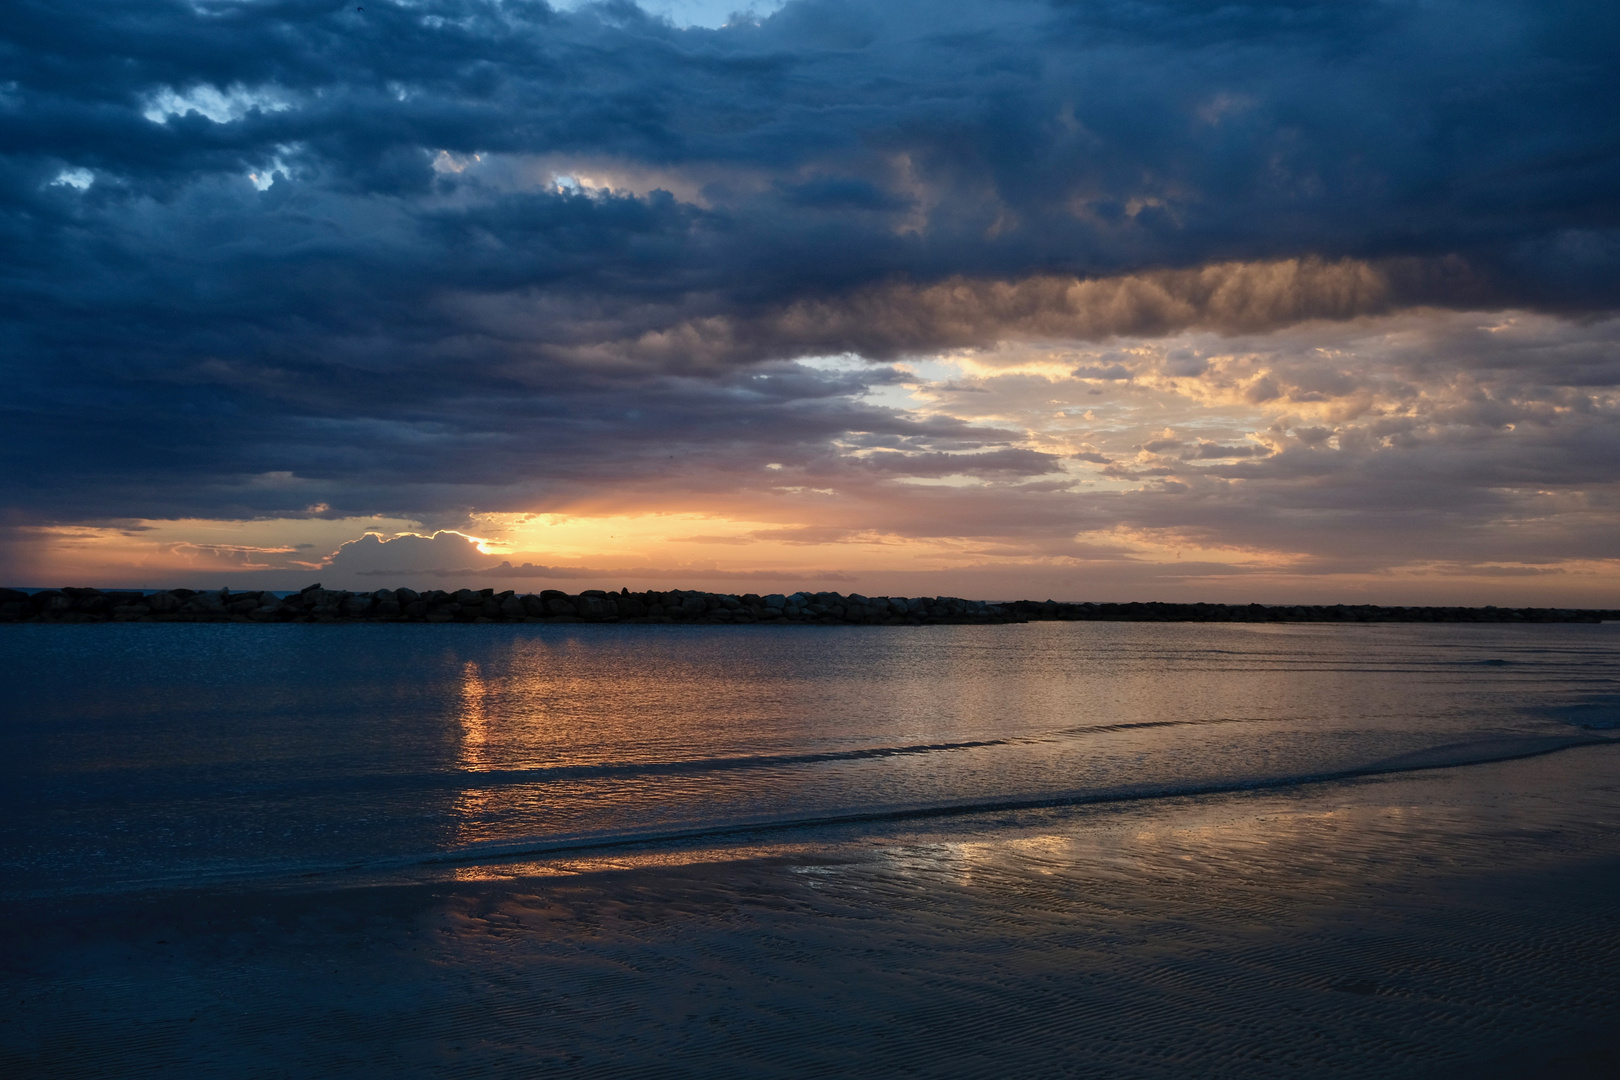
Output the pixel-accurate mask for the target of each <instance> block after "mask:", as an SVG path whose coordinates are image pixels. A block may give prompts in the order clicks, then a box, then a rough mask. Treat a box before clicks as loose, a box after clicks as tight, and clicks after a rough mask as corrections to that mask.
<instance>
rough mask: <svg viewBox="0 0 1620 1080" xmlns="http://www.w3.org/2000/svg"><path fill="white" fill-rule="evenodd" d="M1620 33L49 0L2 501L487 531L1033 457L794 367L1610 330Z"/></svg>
mask: <svg viewBox="0 0 1620 1080" xmlns="http://www.w3.org/2000/svg"><path fill="white" fill-rule="evenodd" d="M1617 50H1620V13H1617V11H1616V10H1615V8H1614V6H1613V5H1611V4H1603V3H1598V2H1565V3H1557V4H1545V3H1532V2H1529V0H1487V2H1483V3H1466V4H1465V3H1460V2H1455V3H1444V2H1443V3H1416V2H1397V3H1390V2H1383V0H1380V2H1377V3H1374V2H1370V0H1368V2H1356V0H1351V2H1342V0H1331V2H1330V0H1322V2H1316V3H1312V2H1308V0H1294V2H1287V3H1265V4H1260V3H1255V4H1230V3H1220V4H1216V3H1210V2H1201V0H1200V2H1195V0H1159V2H1148V3H1140V2H1134V0H1133V2H1130V3H1126V2H1111V0H1103V2H1088V3H1060V2H1050V3H1048V2H1028V0H998V2H993V3H983V2H975V3H965V2H964V3H954V2H947V0H929V2H924V0H899V2H895V3H889V4H883V5H869V4H855V3H849V2H843V0H792V2H790V3H788V4H786V5H785V6H783V7H782V8H781V10H779V11H777V12H776V13H775V14H772V15H770V16H769V17H766V18H762V19H759V20H757V21H750V20H741V21H739V22H737V23H736V24H734V25H730V26H725V27H721V28H718V29H704V28H701V27H693V28H685V29H682V28H678V27H677V26H675V25H674V24H672V23H671V22H669V21H667V20H663V19H659V18H655V17H652V16H649V15H647V14H646V13H644V12H643V11H641V10H640V9H638V8H636V7H635V6H634V5H632V4H629V3H625V2H622V0H620V2H614V3H604V4H598V5H587V6H585V7H582V8H579V9H577V10H572V11H563V10H557V9H554V8H551V7H548V6H547V5H545V4H543V3H524V2H512V0H506V2H503V0H426V2H418V3H410V4H405V3H395V2H388V0H377V2H373V3H367V4H365V5H364V6H363V10H359V9H358V7H357V6H356V5H353V4H334V3H316V2H311V0H262V2H252V0H250V2H237V0H229V2H226V0H186V2H180V0H172V2H165V0H155V2H154V0H102V2H98V0H88V2H86V3H82V4H74V5H70V6H67V7H63V6H62V5H51V4H45V3H42V2H39V0H17V2H15V3H13V4H11V5H9V6H8V9H7V17H6V19H5V20H4V21H3V23H0V244H3V245H4V248H5V250H6V251H7V258H6V259H5V260H4V262H3V265H0V346H3V347H0V373H3V375H4V377H5V380H6V394H5V396H4V401H3V402H0V454H3V455H4V470H5V476H6V478H7V479H6V480H5V481H4V488H3V491H0V495H3V500H4V502H5V503H6V505H7V506H8V507H9V508H10V510H11V512H13V513H20V514H22V515H23V518H25V519H27V520H36V519H38V520H51V519H54V520H85V519H90V518H98V517H117V516H136V515H142V516H184V515H188V514H209V515H223V516H233V515H234V516H253V515H262V514H268V513H295V512H303V511H304V508H305V507H308V506H312V505H320V506H325V507H327V508H328V511H327V512H331V513H340V512H353V513H399V514H413V515H417V516H418V517H420V518H421V519H423V520H430V519H437V518H442V519H443V520H445V521H449V520H453V519H454V517H455V515H456V514H458V513H462V512H465V511H466V510H468V509H472V508H479V509H518V508H526V507H529V506H533V505H535V504H536V503H537V501H542V500H543V499H544V498H545V497H548V495H554V494H556V493H558V492H565V491H575V490H583V489H585V488H588V487H590V486H591V485H611V484H637V483H640V484H645V485H649V486H657V485H659V484H660V483H663V484H664V485H665V486H666V487H667V486H668V485H669V483H671V482H675V481H678V485H684V486H685V488H686V489H688V490H701V489H702V487H703V485H705V484H711V485H714V486H716V487H724V486H726V485H727V484H729V483H731V482H732V481H731V480H730V479H729V477H731V475H732V474H731V472H730V471H729V470H733V469H736V470H741V469H743V468H744V467H747V468H753V467H754V466H756V465H757V463H758V462H759V460H760V458H761V456H767V457H770V458H773V459H784V460H788V461H789V463H790V464H796V465H798V466H800V467H802V468H804V469H805V470H808V471H810V472H819V473H820V474H826V473H827V472H828V471H829V470H836V469H838V468H849V469H854V468H857V467H860V468H865V469H866V470H867V471H868V472H872V471H874V467H873V466H856V465H855V464H852V463H845V464H844V465H842V466H840V465H839V464H838V462H837V460H836V453H835V451H834V450H833V449H832V448H833V446H834V443H835V442H836V440H839V439H841V438H847V437H849V435H850V433H851V432H854V433H857V435H858V436H859V437H860V438H863V439H866V440H867V444H868V445H891V446H896V447H897V448H904V449H905V450H907V451H908V454H909V455H910V458H909V460H911V461H914V462H916V463H917V467H918V468H919V469H921V470H922V471H923V473H924V474H929V473H931V472H932V471H933V470H935V469H937V468H938V467H940V466H939V465H938V464H937V460H938V459H936V458H934V457H932V456H930V455H933V454H937V453H940V452H942V451H952V452H953V453H955V452H960V451H963V450H969V451H975V450H976V451H979V452H981V453H985V454H995V455H1001V456H1000V457H998V458H996V459H995V460H996V461H1001V460H1006V461H1009V462H1010V461H1012V460H1013V458H1012V457H1009V456H1008V455H1013V454H1014V451H1013V450H1011V449H1009V448H1007V447H1006V446H1005V443H1006V441H1007V438H1008V436H1007V433H1006V432H1005V431H1002V430H1000V429H998V428H995V427H993V426H987V427H980V428H975V427H974V426H973V425H968V424H962V423H956V424H954V425H953V424H952V423H950V422H948V421H937V422H936V421H922V420H917V419H915V418H912V417H908V416H905V415H904V414H901V413H898V412H895V411H893V410H890V409H885V408H882V407H879V406H876V405H872V404H869V403H865V402H863V401H862V399H861V395H862V394H863V393H864V392H865V390H866V389H868V388H870V387H875V386H880V385H882V384H883V383H884V382H885V380H888V379H891V378H892V375H890V374H886V369H883V368H876V369H873V370H872V371H871V372H870V373H868V374H864V375H830V374H828V373H826V372H825V371H822V370H819V369H812V368H808V367H804V366H802V365H799V364H796V363H794V361H795V360H797V359H799V358H802V357H804V356H808V355H812V354H815V353H835V352H846V351H847V352H854V353H859V354H861V355H864V356H867V357H872V358H879V359H884V358H894V357H899V356H904V355H908V354H910V353H914V352H917V351H921V350H927V349H935V348H959V347H974V346H980V345H986V344H991V343H994V342H995V341H997V340H1001V339H1003V338H1006V337H1009V336H1011V337H1017V336H1024V337H1040V336H1043V335H1044V336H1057V337H1067V338H1076V339H1086V338H1091V339H1097V338H1102V337H1107V336H1109V335H1113V334H1155V333H1173V332H1178V331H1182V330H1187V329H1197V328H1207V329H1212V330H1216V331H1220V332H1225V333H1249V332H1258V331H1262V330H1265V329H1268V328H1274V327H1277V326H1287V325H1290V324H1293V323H1297V322H1300V321H1302V320H1310V319H1324V318H1326V319H1344V318H1350V317H1354V316H1360V315H1367V314H1370V313H1377V312H1385V311H1393V310H1398V309H1401V308H1404V307H1409V306H1411V305H1414V304H1437V305H1441V306H1445V305H1453V306H1455V305H1484V306H1516V307H1519V308H1523V309H1544V310H1549V311H1557V312H1563V313H1567V314H1570V315H1572V316H1575V317H1584V316H1585V315H1586V314H1588V313H1591V312H1600V311H1607V310H1609V309H1611V308H1613V307H1614V306H1615V303H1616V300H1617V298H1620V199H1617V197H1616V194H1615V193H1616V192H1617V191H1620V149H1617V148H1620V116H1617V115H1616V113H1615V110H1614V109H1613V108H1612V106H1611V105H1610V104H1609V103H1610V102H1612V101H1613V100H1615V99H1616V98H1620V67H1617V66H1616V65H1615V64H1614V63H1613V56H1614V55H1615V54H1616V51H1617ZM1178 362H1179V363H1180V364H1181V367H1180V368H1178V369H1177V370H1178V371H1181V372H1182V373H1183V374H1185V375H1186V376H1188V377H1197V376H1198V375H1199V374H1200V372H1201V369H1200V368H1199V367H1198V366H1197V362H1195V360H1187V359H1185V358H1184V359H1183V360H1181V361H1178ZM1546 362H1547V364H1548V365H1549V370H1548V374H1547V376H1546V379H1547V381H1548V383H1549V384H1555V383H1556V384H1558V385H1563V384H1562V383H1557V380H1559V379H1563V380H1566V381H1568V380H1578V379H1581V378H1596V379H1599V380H1600V381H1601V379H1604V378H1608V377H1609V376H1608V375H1606V374H1600V375H1583V374H1582V373H1581V372H1580V371H1576V370H1573V369H1570V368H1569V364H1568V362H1566V361H1565V360H1562V359H1559V358H1557V357H1549V358H1547V360H1546ZM1089 370H1094V371H1096V372H1097V374H1094V375H1091V376H1089V377H1091V378H1096V379H1116V378H1117V373H1118V371H1119V370H1120V369H1119V367H1118V365H1116V364H1110V365H1102V366H1096V367H1095V368H1094V369H1089ZM1280 377H1281V376H1278V378H1280ZM1515 379H1519V380H1520V381H1523V380H1525V379H1530V377H1529V376H1515ZM1531 381H1533V379H1532V380H1531ZM1604 385H1607V384H1604ZM1253 389H1254V393H1256V394H1265V393H1272V394H1278V395H1280V394H1287V393H1296V392H1297V393H1304V392H1306V391H1305V390H1304V389H1302V388H1301V386H1300V385H1298V384H1289V385H1284V383H1283V382H1278V381H1276V379H1273V382H1272V383H1264V382H1260V383H1256V384H1255V387H1254V388H1253ZM1390 437H1391V438H1396V437H1398V433H1396V434H1394V435H1391V436H1390ZM1017 453H1020V454H1024V453H1028V452H1026V451H1018V452H1017ZM1194 456H1195V458H1197V459H1199V460H1205V459H1207V460H1210V461H1217V460H1219V459H1216V458H1214V457H1213V456H1210V455H1206V454H1205V452H1204V451H1202V450H1199V451H1195V452H1194ZM884 460H885V463H886V464H887V463H889V462H888V459H884ZM990 460H991V459H989V458H986V462H988V461H990ZM1290 460H1291V459H1290V457H1289V455H1288V454H1287V453H1284V454H1281V455H1279V456H1278V458H1277V460H1275V461H1271V460H1268V461H1267V462H1264V463H1260V462H1253V461H1245V462H1240V463H1236V464H1231V465H1210V466H1208V467H1209V468H1211V469H1222V468H1225V469H1238V468H1261V467H1264V468H1267V469H1272V470H1280V469H1283V468H1286V467H1287V466H1288V463H1289V461H1290ZM699 465H701V466H702V468H701V469H699V468H698V466H699ZM998 467H999V466H998ZM1009 467H1010V468H1011V469H1012V471H1013V472H1015V473H1017V472H1022V473H1031V474H1033V473H1037V472H1040V471H1041V470H1042V469H1044V468H1045V466H1044V464H1042V463H1041V462H1039V461H1037V460H1036V459H1035V458H1027V459H1026V458H1019V459H1018V462H1016V463H1015V464H1014V466H1009ZM277 476H284V477H293V478H296V480H297V482H296V483H286V484H278V483H273V482H269V481H268V480H267V478H274V477H277Z"/></svg>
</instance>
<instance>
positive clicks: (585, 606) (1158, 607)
mask: <svg viewBox="0 0 1620 1080" xmlns="http://www.w3.org/2000/svg"><path fill="white" fill-rule="evenodd" d="M1607 620H1620V611H1612V610H1594V609H1567V608H1497V607H1483V608H1469V607H1380V606H1377V605H1372V604H1358V605H1355V606H1346V605H1343V604H1337V605H1333V606H1330V607H1324V606H1320V605H1317V606H1298V605H1295V606H1277V605H1272V606H1267V605H1262V604H1247V605H1243V604H1161V603H1147V604H1140V603H1132V604H1093V603H1079V604H1077V603H1058V602H1057V601H1055V600H1047V601H1044V602H1037V601H1034V600H1013V601H1002V602H995V603H991V602H987V601H984V600H963V599H960V598H958V597H954V596H918V597H909V598H908V597H898V596H862V595H860V594H859V593H850V594H848V595H844V594H841V593H836V592H818V593H807V592H796V593H794V594H792V595H791V596H785V595H783V594H781V593H772V594H771V595H769V596H760V595H758V594H757V593H745V594H743V595H741V596H734V595H731V594H728V593H710V592H693V591H690V590H685V589H672V590H670V591H667V592H654V591H649V592H639V593H633V592H631V591H630V590H629V589H621V590H620V591H619V592H616V593H610V592H604V591H602V590H600V589H587V590H585V591H584V592H582V593H579V594H578V595H571V594H569V593H565V592H559V591H557V590H555V589H546V590H544V591H542V592H539V593H524V594H519V593H516V592H513V591H511V590H507V591H505V592H496V591H495V590H494V589H457V590H456V591H455V592H445V591H444V590H442V589H429V590H428V591H426V592H417V591H415V590H414V589H377V590H376V591H374V592H347V591H345V590H342V589H324V588H322V587H321V586H319V585H311V586H309V587H308V588H306V589H303V590H302V591H300V592H296V593H291V594H288V595H282V594H280V593H278V592H268V591H267V592H235V593H233V592H230V591H229V590H227V589H220V590H219V591H218V592H197V591H195V590H192V589H167V590H160V591H156V592H148V591H139V592H137V591H102V590H100V589H46V590H42V591H37V592H32V593H29V592H23V591H20V590H17V589H0V622H10V623H19V622H24V623H27V622H32V623H38V622H50V623H92V622H95V623H99V622H261V623H283V622H305V623H309V622H314V623H356V622H419V623H497V622H508V623H512V622H523V623H697V624H703V625H723V624H733V625H737V624H776V625H783V624H806V623H809V624H816V625H824V626H847V625H867V626H920V625H935V624H974V623H1015V622H1016V623H1022V622H1031V621H1062V622H1448V623H1449V622H1534V623H1553V622H1585V623H1592V622H1603V621H1607Z"/></svg>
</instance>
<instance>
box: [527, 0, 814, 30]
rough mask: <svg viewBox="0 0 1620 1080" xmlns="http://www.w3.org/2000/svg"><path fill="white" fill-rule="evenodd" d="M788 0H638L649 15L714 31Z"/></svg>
mask: <svg viewBox="0 0 1620 1080" xmlns="http://www.w3.org/2000/svg"><path fill="white" fill-rule="evenodd" d="M590 2H591V0H564V2H563V3H562V4H559V5H558V6H559V7H563V8H580V7H584V6H586V5H587V4H588V3H590ZM786 3H787V0H639V4H638V6H639V7H640V8H641V10H643V11H645V12H646V13H647V14H649V15H655V16H658V17H660V18H665V19H668V20H669V21H670V22H672V23H674V24H675V25H676V26H679V27H689V26H696V27H701V28H704V29H708V30H715V29H718V28H720V27H722V26H725V25H727V24H729V23H734V22H737V21H738V20H739V19H764V18H768V17H769V16H770V15H772V14H773V13H775V12H776V11H778V10H780V9H781V8H782V6H783V5H784V4H786Z"/></svg>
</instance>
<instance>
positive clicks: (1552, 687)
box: [0, 623, 1620, 1078]
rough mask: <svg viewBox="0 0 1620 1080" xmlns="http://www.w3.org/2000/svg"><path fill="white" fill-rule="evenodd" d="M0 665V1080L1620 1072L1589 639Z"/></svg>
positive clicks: (556, 634) (331, 654) (422, 648)
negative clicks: (40, 1079) (0, 997)
mask: <svg viewBox="0 0 1620 1080" xmlns="http://www.w3.org/2000/svg"><path fill="white" fill-rule="evenodd" d="M0 676H3V680H4V681H3V683H0V685H4V687H5V688H6V689H5V708H4V710H3V720H0V809H3V813H0V905H3V908H0V913H3V914H4V915H5V919H4V920H0V976H3V979H0V982H3V985H0V992H4V993H7V994H9V995H10V997H11V999H12V1000H14V1001H15V1003H16V1004H15V1005H14V1006H13V1007H12V1008H11V1009H10V1010H9V1011H0V1071H7V1072H10V1073H15V1074H18V1075H49V1076H80V1075H83V1076H92V1075H119V1076H123V1075H139V1074H143V1073H152V1074H154V1075H159V1074H175V1075H188V1076H230V1077H241V1076H265V1077H271V1076H276V1077H284V1076H324V1075H344V1076H388V1077H391V1078H392V1077H399V1076H454V1075H468V1076H514V1077H515V1076H532V1075H536V1074H540V1073H546V1074H549V1073H558V1074H567V1075H580V1076H611V1075H691V1076H706V1077H707V1076H739V1077H742V1076H747V1077H752V1076H810V1075H829V1074H831V1075H853V1076H868V1075H869V1076H888V1075H901V1074H906V1075H917V1076H940V1077H944V1076H952V1077H956V1076H1061V1075H1072V1076H1097V1077H1121V1076H1141V1077H1158V1076H1184V1075H1200V1076H1244V1077H1249V1076H1300V1075H1310V1076H1440V1075H1456V1076H1482V1075H1500V1076H1534V1075H1561V1076H1562V1075H1571V1076H1577V1075H1606V1073H1605V1072H1604V1070H1606V1069H1607V1070H1609V1071H1610V1072H1612V1071H1613V1068H1614V1067H1616V1066H1617V1065H1620V1057H1617V1056H1616V1047H1615V1045H1614V1039H1613V1038H1612V1016H1613V1014H1614V1011H1615V1009H1616V1008H1620V930H1617V926H1620V746H1617V745H1616V741H1617V737H1620V626H1613V625H1570V626H1559V625H1540V626H1512V625H1460V626H1459V625H1407V624H1379V625H1360V626H1340V625H1311V624H1293V625H1278V626H1254V625H1208V624H1140V623H1071V624H1050V623H1048V624H1029V625H1021V626H1004V627H914V628H905V627H871V628H864V627H752V628H743V627H681V626H597V625H585V626H552V625H538V626H533V625H522V626H505V625H488V626H476V625H472V626H414V625H344V626H318V625H308V626H306V625H276V626H261V625H236V624H221V625H198V624H177V625H144V624H135V625H110V626H88V627H85V626H19V627H9V628H4V630H3V632H0ZM1583 1070H1584V1071H1583Z"/></svg>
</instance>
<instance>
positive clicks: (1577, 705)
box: [1530, 695, 1620, 731]
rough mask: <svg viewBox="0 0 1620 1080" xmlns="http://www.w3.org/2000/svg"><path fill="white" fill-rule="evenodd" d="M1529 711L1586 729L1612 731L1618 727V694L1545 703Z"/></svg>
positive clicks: (1619, 708) (1619, 702) (1619, 713)
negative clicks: (1556, 703)
mask: <svg viewBox="0 0 1620 1080" xmlns="http://www.w3.org/2000/svg"><path fill="white" fill-rule="evenodd" d="M1530 711H1531V712H1532V713H1533V714H1534V715H1537V716H1544V717H1546V718H1547V719H1549V720H1557V721H1559V722H1560V723H1564V724H1572V725H1574V726H1575V727H1579V728H1585V729H1586V730H1588V731H1613V730H1615V729H1616V728H1620V695H1605V696H1603V697H1596V698H1590V699H1588V700H1586V701H1576V702H1572V703H1570V704H1568V705H1546V706H1542V707H1541V708H1538V709H1532V710H1530Z"/></svg>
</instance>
